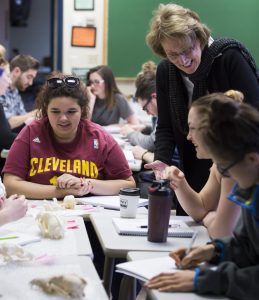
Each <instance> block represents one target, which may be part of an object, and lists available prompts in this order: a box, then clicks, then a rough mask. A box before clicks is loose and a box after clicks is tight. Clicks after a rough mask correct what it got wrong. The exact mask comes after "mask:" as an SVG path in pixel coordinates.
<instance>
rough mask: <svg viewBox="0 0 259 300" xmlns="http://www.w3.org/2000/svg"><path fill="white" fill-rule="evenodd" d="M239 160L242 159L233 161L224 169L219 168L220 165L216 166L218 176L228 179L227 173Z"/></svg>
mask: <svg viewBox="0 0 259 300" xmlns="http://www.w3.org/2000/svg"><path fill="white" fill-rule="evenodd" d="M241 160H242V158H241V159H240V158H238V159H236V160H234V161H233V162H232V163H231V164H229V165H228V166H227V167H225V168H223V167H221V166H220V165H217V169H218V171H219V173H220V175H221V176H223V177H230V175H229V172H228V171H229V170H230V169H231V168H232V167H234V165H236V164H237V163H239V162H240V161H241Z"/></svg>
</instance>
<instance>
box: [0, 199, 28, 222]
mask: <svg viewBox="0 0 259 300" xmlns="http://www.w3.org/2000/svg"><path fill="white" fill-rule="evenodd" d="M27 209H28V201H27V200H26V199H25V197H24V196H23V195H22V196H20V195H16V194H15V195H12V196H10V197H9V198H6V199H5V201H4V203H3V206H2V210H1V213H2V214H4V216H5V221H6V223H7V222H11V221H16V220H19V219H20V218H22V217H24V216H25V214H26V212H27Z"/></svg>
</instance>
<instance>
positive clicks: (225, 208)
mask: <svg viewBox="0 0 259 300" xmlns="http://www.w3.org/2000/svg"><path fill="white" fill-rule="evenodd" d="M213 168H214V169H213V170H212V171H211V175H213V176H214V177H215V180H220V178H219V179H217V178H216V176H217V173H216V168H215V165H213ZM219 176H220V175H219V174H218V177H219ZM233 184H234V182H233V181H232V180H231V179H229V178H221V180H220V182H219V185H220V197H219V202H218V206H217V208H216V210H214V211H210V212H209V213H208V214H207V215H206V216H205V217H204V218H203V220H202V221H203V224H204V225H205V226H206V227H207V229H208V232H209V235H210V237H212V238H220V237H224V236H230V235H232V234H233V231H234V228H235V226H236V224H237V222H238V220H239V218H240V212H241V209H240V207H239V206H238V205H236V204H235V203H233V202H231V201H229V200H228V199H227V196H228V194H229V192H230V191H231V189H232V187H233ZM203 197H204V201H205V197H210V195H209V194H207V195H203ZM206 199H207V198H206Z"/></svg>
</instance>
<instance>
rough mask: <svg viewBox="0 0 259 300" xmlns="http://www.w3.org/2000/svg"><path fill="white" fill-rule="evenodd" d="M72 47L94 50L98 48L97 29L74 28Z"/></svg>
mask: <svg viewBox="0 0 259 300" xmlns="http://www.w3.org/2000/svg"><path fill="white" fill-rule="evenodd" d="M71 46H74V47H91V48H94V47H95V46H96V27H93V26H91V27H82V26H73V27H72V33H71Z"/></svg>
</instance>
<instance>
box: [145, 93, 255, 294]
mask: <svg viewBox="0 0 259 300" xmlns="http://www.w3.org/2000/svg"><path fill="white" fill-rule="evenodd" d="M208 102H211V104H209V103H208ZM208 105H211V109H210V110H208V109H207V106H208ZM192 107H193V108H195V109H196V110H200V111H201V112H203V120H202V122H201V127H200V131H201V135H202V142H203V145H204V147H206V148H207V149H208V152H209V153H210V157H212V159H213V162H214V164H215V165H216V167H217V169H218V171H219V173H221V174H222V176H229V177H231V178H232V179H233V180H234V181H235V182H236V185H235V186H234V188H233V190H232V192H231V193H230V195H229V196H228V199H229V200H230V201H233V202H234V203H236V204H237V205H239V206H240V207H241V209H242V217H241V220H240V221H241V222H240V224H239V226H237V228H236V230H235V234H234V236H233V237H228V238H222V239H215V240H213V241H212V242H211V243H208V244H207V245H204V246H199V247H193V248H192V249H191V252H190V253H189V254H187V255H186V254H185V251H186V249H185V248H180V249H178V250H175V251H173V252H172V253H171V254H170V256H172V257H173V259H175V262H176V265H177V266H178V267H181V268H182V269H188V268H193V267H196V269H195V270H184V271H182V272H176V273H171V274H168V273H164V274H160V275H158V276H156V277H154V278H153V279H151V280H150V281H149V282H148V283H147V284H146V286H147V287H149V288H156V289H159V290H160V291H167V292H177V291H181V292H185V291H195V292H197V293H198V294H211V293H212V294H216V295H224V296H227V297H230V298H233V299H240V300H244V299H249V300H257V299H258V295H259V285H258V278H259V112H258V110H256V109H255V108H253V107H251V106H250V105H247V104H244V103H237V102H234V101H233V100H231V99H230V98H228V97H224V96H223V95H222V94H217V93H216V94H212V95H208V96H205V97H202V98H201V99H199V100H197V101H195V102H194V104H193V106H192ZM201 262H208V263H210V264H216V265H217V267H214V268H211V266H209V265H206V264H203V265H200V263H201Z"/></svg>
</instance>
